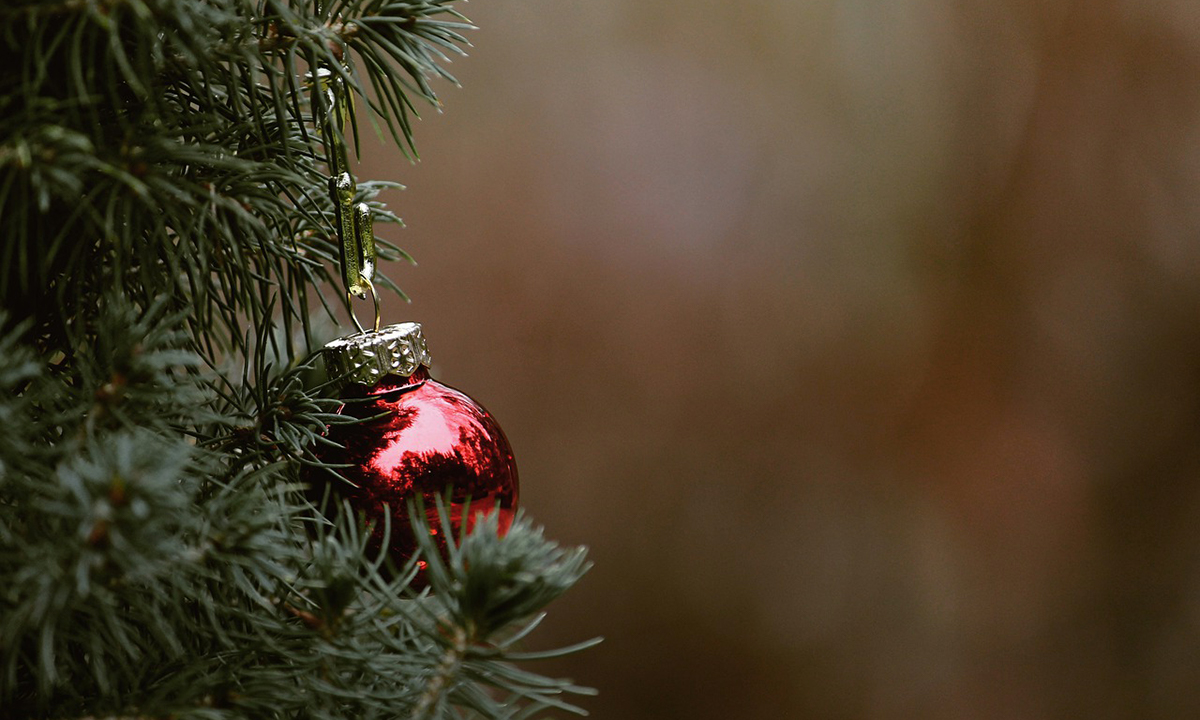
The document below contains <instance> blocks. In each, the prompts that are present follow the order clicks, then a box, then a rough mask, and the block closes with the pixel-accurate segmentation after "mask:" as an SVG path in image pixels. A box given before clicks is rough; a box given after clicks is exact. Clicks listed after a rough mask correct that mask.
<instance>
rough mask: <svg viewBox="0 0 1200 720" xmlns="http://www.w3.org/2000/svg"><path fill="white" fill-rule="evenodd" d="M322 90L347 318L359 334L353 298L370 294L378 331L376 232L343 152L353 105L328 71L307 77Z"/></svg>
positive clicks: (337, 79) (361, 327)
mask: <svg viewBox="0 0 1200 720" xmlns="http://www.w3.org/2000/svg"><path fill="white" fill-rule="evenodd" d="M310 77H312V79H313V80H314V81H315V82H317V83H318V84H319V86H320V88H321V89H323V90H324V91H325V93H326V94H325V96H324V97H325V99H326V102H327V103H328V105H329V111H330V112H329V117H331V118H332V122H330V123H329V127H328V128H327V132H328V135H327V137H328V138H329V139H330V141H331V143H332V145H333V158H332V160H331V162H330V171H331V175H330V178H329V198H330V200H332V201H333V212H334V218H335V228H336V230H337V235H338V249H339V256H340V258H339V259H340V260H341V266H342V280H343V281H344V282H345V284H346V298H347V300H348V306H349V310H350V319H351V320H353V321H354V325H355V327H357V328H358V331H359V332H360V333H364V332H366V331H365V330H363V326H362V324H361V323H360V322H359V321H358V317H357V316H355V314H354V298H355V297H358V298H366V296H367V292H368V291H370V293H371V299H372V301H373V304H374V307H375V325H374V327H375V331H376V332H378V331H379V294H378V293H377V292H376V291H375V285H374V283H373V282H372V280H374V279H375V261H376V253H375V229H374V221H373V218H372V216H371V208H370V206H369V205H367V204H366V203H365V202H359V203H357V204H356V203H355V202H354V200H355V197H356V196H357V195H358V184H357V183H356V182H355V181H354V176H353V175H352V174H350V171H349V166H350V160H349V152H348V151H347V149H346V138H345V134H344V127H345V126H346V124H347V123H348V122H353V105H352V104H350V103H347V102H346V97H345V96H346V92H345V87H344V82H343V81H342V79H341V78H340V77H337V76H334V75H333V73H332V72H331V71H330V70H329V69H328V68H320V69H318V70H317V72H316V74H315V75H310Z"/></svg>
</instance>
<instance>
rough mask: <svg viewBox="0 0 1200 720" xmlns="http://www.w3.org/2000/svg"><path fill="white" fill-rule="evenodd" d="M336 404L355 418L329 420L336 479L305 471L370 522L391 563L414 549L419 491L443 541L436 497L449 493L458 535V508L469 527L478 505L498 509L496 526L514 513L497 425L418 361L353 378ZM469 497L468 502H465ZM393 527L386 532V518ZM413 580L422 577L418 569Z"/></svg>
mask: <svg viewBox="0 0 1200 720" xmlns="http://www.w3.org/2000/svg"><path fill="white" fill-rule="evenodd" d="M341 399H342V400H343V401H344V404H343V405H342V406H341V408H339V410H338V413H339V414H342V415H348V416H352V417H354V418H357V419H359V422H354V423H346V424H342V423H338V424H334V425H331V426H330V427H329V431H328V434H327V438H328V439H329V440H331V441H333V442H334V443H337V444H338V445H339V446H340V447H333V446H330V445H328V444H322V445H321V446H320V447H319V448H318V449H317V450H316V454H317V456H318V459H320V460H321V461H322V462H324V463H328V464H330V465H343V466H345V467H339V468H337V472H338V474H339V475H341V476H342V478H344V479H337V478H335V477H333V476H332V475H331V474H329V473H328V472H327V471H310V472H307V473H306V479H307V480H308V481H309V482H310V484H311V486H312V492H313V495H314V496H319V495H320V494H321V491H322V489H323V486H324V485H325V484H331V489H332V495H333V498H332V499H333V500H335V501H340V500H345V501H347V502H348V503H349V505H350V506H351V508H353V509H354V511H356V512H361V513H362V514H364V515H365V517H366V518H367V519H368V520H369V521H371V522H372V523H373V530H372V546H373V547H374V548H375V549H380V548H384V547H386V548H387V549H388V552H389V553H390V556H391V558H392V560H393V561H395V563H396V565H397V566H398V567H403V565H404V564H405V563H406V562H407V561H408V560H409V559H411V558H412V556H413V554H414V553H415V551H416V548H417V543H416V538H415V535H414V531H413V527H412V525H411V523H410V522H409V515H408V506H407V502H408V501H409V500H410V499H412V498H418V497H419V498H421V499H422V500H423V501H424V504H425V510H426V514H427V517H428V521H429V522H428V525H429V532H431V533H433V534H434V536H435V539H437V540H438V544H439V546H440V547H442V548H443V549H444V547H445V541H444V539H443V538H444V534H445V532H446V531H447V528H443V527H442V526H441V522H440V521H439V520H438V516H437V501H436V498H438V497H439V496H440V497H443V498H444V497H445V493H446V492H447V490H449V492H450V496H449V497H450V502H449V505H448V506H447V509H448V511H449V515H450V521H451V527H450V528H448V530H449V531H450V532H452V533H454V536H455V537H458V533H459V532H460V530H461V529H462V523H463V520H464V518H463V515H464V513H466V512H469V517H468V518H466V521H467V523H468V525H467V528H466V529H467V530H468V531H469V530H470V528H471V526H472V525H473V524H474V520H475V518H476V517H477V514H478V513H481V512H487V513H490V512H496V513H499V514H500V518H499V519H500V527H501V529H505V528H507V527H508V525H509V523H510V522H511V520H512V514H513V512H514V511H515V510H516V505H517V466H516V463H515V462H514V460H513V452H512V448H511V447H510V446H509V443H508V439H507V438H506V437H505V436H504V431H502V430H501V429H500V426H499V425H498V424H497V423H496V421H495V419H493V418H492V416H491V414H489V413H488V412H487V410H485V409H483V407H481V406H480V405H479V404H478V403H476V402H475V401H474V400H472V399H471V398H469V397H467V396H466V395H465V394H463V393H462V392H459V391H458V390H455V389H454V388H452V387H450V386H448V385H444V384H442V383H440V382H438V381H437V380H434V379H433V378H431V377H430V376H429V373H428V372H427V371H426V369H425V368H424V367H423V366H418V367H417V368H416V369H415V371H414V372H413V373H412V374H411V375H410V376H407V377H405V376H403V375H385V376H383V377H382V378H380V379H379V380H378V381H377V382H375V384H373V385H370V386H367V385H364V384H361V383H353V384H350V385H348V386H346V387H345V388H344V389H343V390H342V392H341ZM468 502H469V508H470V510H469V511H468V510H467V508H468ZM387 517H390V523H391V531H390V534H389V536H387V537H385V536H384V526H385V522H384V519H385V518H387ZM417 584H418V585H420V584H423V578H421V577H418V579H417Z"/></svg>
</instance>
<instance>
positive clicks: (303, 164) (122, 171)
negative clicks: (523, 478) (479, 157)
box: [0, 0, 586, 718]
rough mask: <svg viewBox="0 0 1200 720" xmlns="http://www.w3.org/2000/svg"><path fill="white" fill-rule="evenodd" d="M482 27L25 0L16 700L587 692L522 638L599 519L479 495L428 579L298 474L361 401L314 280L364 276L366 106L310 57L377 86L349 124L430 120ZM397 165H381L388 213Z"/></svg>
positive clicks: (6, 72)
mask: <svg viewBox="0 0 1200 720" xmlns="http://www.w3.org/2000/svg"><path fill="white" fill-rule="evenodd" d="M468 27H469V26H468V25H467V24H466V23H464V22H463V21H462V18H461V17H459V16H458V15H457V14H456V13H455V12H454V11H453V10H451V9H450V8H449V7H448V4H447V2H445V1H444V0H411V1H410V2H393V1H389V0H358V1H356V0H342V1H338V0H329V1H328V2H317V1H315V0H290V1H288V0H261V1H255V0H203V1H201V0H15V1H10V2H6V3H4V4H3V6H0V67H2V68H3V71H2V72H0V310H2V311H3V312H2V313H0V708H2V709H3V712H0V715H2V716H4V717H9V716H12V717H54V718H68V717H84V716H91V715H103V714H114V715H125V716H138V717H159V716H166V715H172V716H176V717H183V718H191V717H195V718H241V717H251V718H259V717H262V718H343V717H344V718H371V717H487V718H500V717H505V718H507V717H525V716H528V714H530V713H533V712H537V711H538V709H539V708H543V707H551V706H553V707H569V705H567V704H566V703H565V702H564V701H563V700H562V699H561V695H562V693H564V692H582V689H581V688H577V687H574V686H572V685H571V684H570V683H567V682H562V681H557V680H550V679H547V678H543V677H540V676H538V675H534V674H531V673H528V672H525V671H524V670H518V669H517V668H516V667H515V666H513V665H512V664H511V663H512V661H515V660H521V659H532V658H534V657H535V656H536V655H537V654H536V653H526V654H524V655H523V654H521V652H520V650H519V648H518V643H519V642H520V641H521V640H522V639H523V638H524V637H525V635H526V634H527V631H528V630H531V629H532V627H533V625H536V621H533V622H532V623H531V618H535V617H536V616H537V614H538V613H539V612H540V611H541V608H542V607H543V606H544V605H545V604H546V603H548V602H550V601H551V600H552V599H553V598H554V597H556V596H557V595H558V594H560V593H561V592H562V591H563V590H565V589H566V588H567V587H569V586H570V585H571V584H572V583H574V582H575V580H577V579H578V577H579V576H580V575H581V574H582V572H583V571H584V570H585V569H586V563H585V562H584V560H583V557H582V553H581V552H580V551H564V550H560V549H558V548H557V547H556V546H555V545H554V544H553V543H550V542H548V541H546V540H544V539H543V538H542V536H541V533H540V531H538V530H536V529H534V528H533V527H532V526H530V524H529V523H528V521H526V520H524V519H521V520H518V522H517V523H516V524H515V525H514V526H513V528H512V530H511V531H510V532H509V533H508V534H507V535H506V536H504V537H503V538H501V537H500V536H499V534H498V532H497V529H496V526H495V524H494V523H491V524H489V523H482V524H481V525H480V529H479V531H478V532H476V533H473V534H472V535H470V536H469V537H467V538H465V539H463V540H462V542H461V547H460V546H459V545H457V544H453V543H452V549H451V553H450V556H449V557H448V558H447V559H446V560H445V561H444V562H443V561H442V560H440V559H439V558H437V557H436V556H428V555H427V556H426V560H428V562H429V563H430V570H429V574H430V579H431V587H432V590H433V594H432V595H429V594H425V595H419V596H418V595H416V594H415V593H414V592H413V591H411V590H410V589H409V588H408V587H407V585H406V579H407V578H410V577H411V576H412V574H413V572H414V570H413V568H412V567H410V568H398V569H396V568H393V569H392V571H391V572H387V573H383V574H381V573H380V566H381V565H382V564H383V563H384V560H383V559H382V558H374V557H369V556H368V553H367V552H366V551H365V549H364V548H365V547H366V545H367V543H366V537H365V534H364V533H363V530H362V528H361V527H360V526H359V525H358V523H357V521H356V520H355V519H353V518H352V516H351V515H350V513H349V512H344V513H342V514H341V515H340V516H339V517H342V518H343V520H342V521H340V522H339V524H337V525H331V524H329V523H328V522H327V521H325V520H323V517H324V516H323V515H322V514H321V513H319V512H318V511H317V510H316V509H315V508H313V507H312V505H311V504H310V503H309V502H308V501H307V500H305V499H304V493H303V488H301V487H299V486H298V485H297V482H296V478H297V476H298V475H297V470H298V467H299V465H300V464H301V463H305V462H312V459H311V458H312V455H311V449H312V448H313V447H314V445H315V444H317V443H320V442H325V440H324V439H323V438H322V433H323V430H324V428H325V426H326V425H327V424H328V423H330V422H334V421H338V420H339V417H338V416H335V415H332V414H331V410H332V409H333V405H332V403H331V401H329V400H327V399H325V398H324V397H323V396H322V389H321V386H320V380H319V373H317V372H316V371H314V368H313V367H312V362H311V360H310V358H311V356H312V350H313V348H314V347H315V345H316V343H317V342H318V341H319V339H323V338H320V337H319V336H320V335H322V331H321V330H319V329H318V327H319V325H318V324H316V323H314V321H313V320H312V319H311V318H310V308H311V307H312V306H313V305H314V304H317V305H318V306H320V304H322V303H324V302H325V300H324V298H325V297H330V298H337V302H345V299H344V292H343V291H342V290H341V289H340V288H338V287H337V284H336V282H335V277H336V267H335V264H336V259H337V253H338V247H337V242H336V238H335V230H334V224H333V222H334V212H333V207H332V205H331V202H330V200H329V198H328V196H327V194H326V187H327V183H328V177H329V173H330V171H331V169H333V168H334V167H336V166H337V165H338V164H339V162H344V161H342V160H341V159H340V158H339V156H338V151H337V144H338V142H339V141H340V135H339V133H341V129H340V128H339V126H338V124H336V123H334V122H333V121H332V119H331V112H330V108H329V107H328V106H327V104H328V98H327V95H326V93H325V92H323V91H322V89H321V88H320V87H313V86H310V84H309V83H308V80H307V75H308V72H309V70H310V69H312V68H327V69H330V70H332V71H333V72H334V73H335V74H336V75H338V76H340V77H341V78H342V80H343V82H344V83H345V85H346V87H347V88H348V89H349V93H350V94H351V95H352V96H354V97H356V99H357V100H356V102H357V105H358V108H359V112H357V113H352V114H351V116H350V120H351V122H350V123H349V124H348V125H347V127H346V130H347V131H348V132H352V133H357V131H358V121H359V119H362V118H365V119H368V120H369V121H370V123H372V124H375V125H377V126H379V127H380V128H381V129H382V130H383V131H385V132H387V133H389V134H390V135H391V136H392V137H394V138H395V140H396V141H397V142H398V143H399V144H401V145H402V146H403V147H405V148H406V151H411V133H410V130H411V129H410V125H409V119H410V118H411V117H412V116H413V113H414V112H415V106H414V105H413V104H412V99H413V98H420V99H422V100H424V101H428V102H436V100H435V98H434V95H433V91H432V89H431V87H430V85H429V78H432V77H439V76H440V77H443V78H448V75H446V73H445V72H444V70H442V68H441V67H440V66H439V65H438V62H439V61H440V60H442V59H444V57H445V56H444V55H443V53H448V52H457V48H458V46H459V44H460V43H461V42H462V38H461V37H460V35H459V34H458V33H459V32H460V31H462V30H464V29H466V28H468ZM397 68H399V72H398V71H397ZM368 89H369V90H370V97H368V95H367V90H368ZM386 186H387V184H386V183H379V182H361V183H359V185H358V187H359V199H360V200H364V201H367V202H368V203H369V204H370V207H371V211H372V214H373V217H374V220H375V222H376V223H377V224H378V223H380V222H393V223H394V222H398V219H397V218H396V217H395V215H393V214H392V213H390V212H389V211H388V210H387V209H385V208H384V207H383V206H382V205H381V204H380V203H378V202H376V201H375V197H376V196H377V194H378V192H379V191H380V189H382V188H383V187H386ZM380 242H381V250H382V251H383V252H382V253H381V257H382V258H383V259H385V260H386V259H389V258H391V259H396V258H401V257H405V256H404V255H403V254H402V253H401V252H400V251H399V250H398V249H397V248H395V247H394V246H392V245H389V244H388V243H386V242H383V241H380ZM382 282H383V284H384V285H389V283H388V281H387V280H386V278H382ZM392 287H393V289H395V288H394V286H392ZM326 307H328V306H326ZM427 552H432V549H431V548H427ZM385 578H395V579H391V580H388V579H385ZM519 628H524V629H519Z"/></svg>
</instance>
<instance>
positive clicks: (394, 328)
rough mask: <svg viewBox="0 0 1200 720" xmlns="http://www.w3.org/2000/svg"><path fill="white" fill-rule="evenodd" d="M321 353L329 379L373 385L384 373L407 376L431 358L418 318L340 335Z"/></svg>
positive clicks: (427, 362) (345, 383)
mask: <svg viewBox="0 0 1200 720" xmlns="http://www.w3.org/2000/svg"><path fill="white" fill-rule="evenodd" d="M321 354H322V355H323V356H324V358H325V369H326V371H327V372H328V373H329V379H330V380H333V381H335V382H336V383H338V384H340V385H347V384H349V383H362V384H364V385H374V384H375V383H377V382H379V380H380V379H381V378H382V377H383V376H385V375H401V376H403V377H408V376H409V375H412V374H413V373H415V372H416V371H417V368H419V367H420V366H422V365H424V366H426V367H428V366H429V363H430V362H431V359H430V357H429V348H428V347H426V346H425V336H424V335H422V334H421V324H420V323H415V322H406V323H397V324H395V325H388V326H387V327H385V328H383V329H381V330H379V331H377V332H371V331H367V332H364V333H359V334H357V335H350V336H347V337H342V338H338V339H337V340H333V341H331V342H329V343H327V344H326V345H325V347H324V349H323V350H322V351H321Z"/></svg>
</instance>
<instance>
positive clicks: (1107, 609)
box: [359, 0, 1200, 720]
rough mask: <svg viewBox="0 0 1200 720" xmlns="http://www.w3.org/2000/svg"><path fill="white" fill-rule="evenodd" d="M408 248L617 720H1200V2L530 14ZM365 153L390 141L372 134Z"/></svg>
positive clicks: (678, 6) (593, 681)
mask: <svg viewBox="0 0 1200 720" xmlns="http://www.w3.org/2000/svg"><path fill="white" fill-rule="evenodd" d="M463 10H464V11H466V12H467V14H468V15H469V16H470V17H471V19H472V20H473V21H474V22H475V23H476V24H478V25H479V26H480V27H481V29H480V30H479V31H476V32H473V33H471V34H470V38H471V41H472V42H473V43H474V47H473V48H472V49H471V50H470V56H469V57H467V58H463V59H456V60H455V61H454V63H453V65H452V66H451V70H452V71H453V72H454V73H455V75H456V76H457V77H458V79H459V80H460V81H461V83H462V85H463V87H462V88H461V89H458V88H455V87H453V86H451V85H449V84H443V85H441V86H440V91H441V95H442V99H443V101H444V110H445V112H444V113H439V112H437V111H435V110H433V109H432V108H429V109H427V110H425V111H424V112H423V117H424V119H423V120H422V121H421V122H420V123H419V124H418V126H417V128H416V132H417V144H418V149H419V150H420V151H421V153H422V157H423V158H424V159H423V160H422V161H421V162H420V163H419V164H417V165H411V164H409V163H408V162H407V161H406V160H404V159H403V158H402V157H401V156H400V155H399V154H398V153H394V152H387V151H384V150H382V146H380V148H381V149H378V150H376V149H372V148H368V152H367V153H366V154H367V158H366V160H365V162H364V164H363V167H362V168H361V170H360V172H359V175H360V176H361V177H367V178H377V179H390V180H395V181H398V182H402V183H404V184H406V185H408V186H409V189H408V190H407V191H405V192H402V193H397V194H394V195H392V196H390V197H389V198H388V199H389V201H390V203H391V205H392V207H393V208H394V209H395V210H397V211H398V212H399V213H400V214H401V215H402V216H403V217H404V218H405V220H406V221H407V223H408V227H407V229H404V230H397V229H394V228H385V229H384V230H383V234H386V235H387V236H388V237H389V238H390V239H393V240H395V241H397V242H398V243H399V244H400V245H402V246H403V247H405V248H406V249H407V250H408V251H410V252H411V253H412V254H413V255H414V256H415V257H416V258H417V260H418V262H419V266H418V267H415V268H410V267H407V266H405V267H393V268H392V270H391V273H392V274H393V276H394V277H396V278H397V279H398V280H399V282H400V284H401V286H402V287H404V288H405V290H406V291H408V292H409V294H410V295H411V296H412V297H413V299H414V302H413V303H412V304H411V305H409V306H403V305H402V304H401V303H399V302H393V303H390V305H389V307H388V309H387V320H388V321H391V322H395V321H399V320H401V319H415V320H420V321H422V322H423V323H424V324H425V327H426V334H427V336H428V337H429V338H430V343H431V347H432V349H433V353H434V357H435V359H436V361H437V365H436V367H435V370H436V372H437V374H438V375H439V376H440V377H441V378H442V379H443V380H446V381H447V382H450V383H451V384H454V385H457V386H460V387H462V388H464V389H467V390H468V391H469V392H471V393H472V394H473V395H475V396H476V397H478V398H479V399H481V401H482V402H483V403H484V404H485V405H487V406H488V407H489V408H490V409H491V410H492V411H493V412H494V413H495V414H496V415H497V416H498V417H499V418H500V420H501V422H502V423H503V425H504V427H505V429H506V430H507V432H508V434H509V437H510V439H511V440H512V443H513V445H514V447H515V448H516V451H517V455H518V460H519V463H520V466H521V473H522V500H523V505H524V506H525V507H526V508H527V509H528V510H529V511H530V512H531V513H532V514H533V515H534V516H535V517H536V518H537V519H538V520H540V521H541V522H543V523H544V524H545V525H546V527H547V532H548V534H549V535H551V536H552V537H555V538H557V539H559V540H561V541H562V542H564V543H571V544H576V543H578V544H586V545H589V546H590V547H591V554H592V558H593V559H594V560H595V563H596V565H595V568H594V569H593V571H592V572H591V573H590V574H589V575H588V576H587V577H586V578H585V579H584V580H583V582H582V583H581V584H580V585H579V586H578V587H577V588H575V589H574V590H573V591H572V592H570V593H568V594H567V595H566V596H564V597H563V598H562V599H561V600H560V601H559V602H558V603H557V604H556V605H555V606H554V607H553V608H552V612H551V615H550V618H549V619H548V620H547V622H546V624H545V626H544V630H543V631H540V635H535V636H534V637H535V642H534V644H535V645H537V646H539V647H549V646H551V645H553V644H556V643H568V642H574V641H577V640H581V639H585V638H587V637H591V636H594V635H603V636H605V638H606V641H605V642H604V644H603V645H601V646H600V647H598V648H596V649H593V650H590V651H588V652H586V653H584V654H581V655H578V656H573V657H570V658H566V659H562V660H559V661H555V662H554V663H552V664H549V665H546V666H544V669H545V670H546V671H549V672H554V673H559V674H563V675H568V676H571V677H573V678H575V679H576V680H578V681H579V682H581V683H584V684H589V685H594V686H596V687H598V688H599V689H600V691H601V694H600V695H599V696H598V697H597V698H594V699H586V700H585V701H584V704H585V706H586V707H587V708H588V709H589V710H590V711H591V713H592V715H593V716H594V717H597V718H603V719H605V720H608V719H618V718H619V719H621V720H640V719H643V718H644V719H647V720H648V719H651V718H655V719H658V718H671V719H674V718H687V719H688V720H705V719H708V718H712V719H714V720H715V719H716V718H721V719H730V718H847V719H849V718H854V719H857V718H863V719H867V718H871V719H881V720H884V719H891V718H924V719H929V720H939V719H941V718H947V719H949V718H955V719H958V718H972V719H973V718H980V719H984V720H987V719H992V718H995V719H1001V718H1021V719H1024V720H1037V719H1039V718H1080V717H1086V718H1089V720H1104V719H1106V718H1188V717H1200V484H1198V482H1197V480H1198V479H1200V113H1198V112H1197V111H1198V110H1200V4H1197V3H1196V1H1195V0H1078V1H1070V0H1001V1H999V2H997V1H995V0H940V1H938V0H889V1H888V2H874V1H869V0H742V1H741V2H736V3H730V2H716V1H715V0H688V1H686V2H685V1H684V0H659V1H658V2H652V3H648V2H635V1H634V0H587V1H584V0H504V1H503V2H496V1H492V2H479V3H472V4H471V5H468V6H464V7H463ZM368 144H369V143H368Z"/></svg>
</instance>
